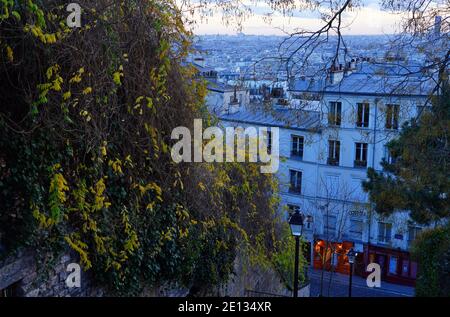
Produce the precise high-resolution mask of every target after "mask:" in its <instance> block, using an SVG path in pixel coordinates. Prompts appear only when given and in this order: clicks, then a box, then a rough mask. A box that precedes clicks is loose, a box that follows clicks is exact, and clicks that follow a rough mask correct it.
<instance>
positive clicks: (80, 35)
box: [0, 0, 284, 294]
mask: <svg viewBox="0 0 450 317" xmlns="http://www.w3.org/2000/svg"><path fill="white" fill-rule="evenodd" d="M77 2H78V3H80V4H81V6H82V8H83V14H82V17H83V18H82V27H81V28H69V27H68V26H67V24H66V17H67V15H68V14H69V13H68V12H66V7H65V6H66V5H67V3H66V2H65V1H60V0H16V1H14V0H0V136H1V137H0V202H1V206H0V244H2V245H3V246H6V248H7V249H8V250H14V249H16V248H18V247H23V246H27V247H31V248H33V249H35V250H37V251H38V254H42V255H47V254H49V252H48V251H50V254H54V253H57V252H59V251H60V250H64V249H65V248H67V247H70V248H71V249H73V250H74V251H76V253H78V255H79V257H80V261H81V263H82V265H83V267H84V268H85V269H91V270H93V271H94V272H95V274H93V276H94V277H95V278H96V279H97V282H99V283H101V284H102V285H104V286H107V287H109V289H111V290H112V291H113V292H117V293H119V294H138V293H140V292H141V291H142V289H143V288H144V287H146V286H149V287H151V286H154V285H159V284H164V283H175V282H176V283H178V284H179V285H182V286H187V287H190V288H191V289H195V290H203V291H205V290H206V291H207V290H208V289H211V288H212V287H213V286H215V285H218V284H220V283H223V282H225V281H227V280H228V278H229V276H230V274H231V273H232V271H233V263H234V260H235V257H236V254H237V253H238V250H243V251H245V254H247V255H248V256H249V258H251V259H254V260H255V261H258V259H261V258H263V259H265V260H266V261H267V262H268V263H274V261H273V260H272V255H276V254H278V253H279V252H284V244H283V243H281V242H280V241H279V237H280V234H281V231H282V230H281V228H279V226H278V224H277V223H278V220H277V217H276V216H275V211H276V209H277V206H278V198H277V195H276V188H277V186H276V184H275V182H274V180H273V179H272V177H271V176H270V175H264V174H260V172H259V166H258V165H256V164H245V165H244V164H237V163H236V164H206V163H205V164H191V165H189V164H175V163H173V161H172V159H171V157H170V146H171V142H172V141H171V140H170V135H171V131H172V129H174V128H175V127H178V126H186V127H191V126H192V125H193V120H194V118H203V120H204V126H208V125H209V124H211V120H212V119H211V118H210V117H209V115H208V113H207V111H206V110H205V108H204V97H205V94H206V88H205V85H204V83H202V82H200V81H198V80H196V79H195V72H194V69H193V68H192V67H189V66H185V65H184V63H183V60H184V58H185V57H186V56H187V54H188V52H189V49H190V39H191V34H190V33H189V32H187V31H186V30H185V29H184V26H183V21H182V17H181V14H180V12H179V11H178V9H177V7H176V5H175V1H172V0H169V1H167V0H164V1H163V0H127V1H116V0H109V1H108V0H100V1H95V2H94V1H87V0H86V1H84V0H83V1H77ZM44 260H45V259H44ZM280 267H281V268H282V267H283V266H278V268H280Z"/></svg>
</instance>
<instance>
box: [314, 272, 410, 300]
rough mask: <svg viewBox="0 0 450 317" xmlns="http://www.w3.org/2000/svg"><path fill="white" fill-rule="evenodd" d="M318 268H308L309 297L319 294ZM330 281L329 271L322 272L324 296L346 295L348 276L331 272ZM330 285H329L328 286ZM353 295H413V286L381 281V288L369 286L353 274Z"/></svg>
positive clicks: (319, 278) (319, 276) (319, 273)
mask: <svg viewBox="0 0 450 317" xmlns="http://www.w3.org/2000/svg"><path fill="white" fill-rule="evenodd" d="M321 272H322V271H320V270H313V269H310V270H309V273H308V274H309V278H310V281H311V297H317V296H319V295H320V280H321ZM329 281H330V272H324V278H323V296H324V297H347V296H348V284H349V276H348V275H344V274H340V273H333V274H332V282H331V283H329ZM329 286H330V287H329ZM352 296H353V297H412V296H414V288H413V287H408V286H403V285H396V284H391V283H386V282H383V281H382V282H381V288H369V287H368V286H367V284H366V280H365V279H364V278H362V277H360V276H353V282H352Z"/></svg>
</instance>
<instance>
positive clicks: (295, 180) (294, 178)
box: [289, 170, 302, 194]
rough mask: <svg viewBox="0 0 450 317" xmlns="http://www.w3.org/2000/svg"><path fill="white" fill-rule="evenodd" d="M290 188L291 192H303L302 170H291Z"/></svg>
mask: <svg viewBox="0 0 450 317" xmlns="http://www.w3.org/2000/svg"><path fill="white" fill-rule="evenodd" d="M290 176H291V180H290V188H289V191H290V192H291V193H296V194H301V192H302V172H299V171H294V170H290Z"/></svg>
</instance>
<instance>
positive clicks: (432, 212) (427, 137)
mask: <svg viewBox="0 0 450 317" xmlns="http://www.w3.org/2000/svg"><path fill="white" fill-rule="evenodd" d="M449 132H450V88H449V86H448V84H447V85H446V86H444V87H443V89H442V93H441V94H440V95H439V96H435V97H433V106H432V107H431V109H430V110H424V111H423V113H422V114H421V116H420V117H419V118H418V119H414V120H412V121H411V122H408V123H406V124H405V125H404V126H403V128H402V131H401V132H400V136H399V137H398V138H396V139H394V140H393V141H391V142H390V143H389V145H388V147H389V150H390V152H391V155H392V158H393V160H392V161H391V162H387V161H384V162H383V163H382V165H383V167H384V171H383V172H377V171H375V170H373V169H369V171H368V178H369V180H368V182H365V183H364V184H363V185H364V188H365V190H367V191H368V192H369V193H370V200H371V201H372V202H374V203H375V206H376V210H377V212H378V213H380V214H391V213H393V212H395V211H399V210H409V211H410V212H411V217H412V219H413V220H415V221H416V222H418V223H422V224H430V223H439V222H440V221H441V220H446V219H449V218H450V197H449V191H450V160H449V158H450V146H449Z"/></svg>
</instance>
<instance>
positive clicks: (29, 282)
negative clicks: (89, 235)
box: [0, 251, 309, 297]
mask: <svg viewBox="0 0 450 317" xmlns="http://www.w3.org/2000/svg"><path fill="white" fill-rule="evenodd" d="M70 263H79V258H78V256H77V255H76V254H73V253H68V254H65V255H63V256H61V257H59V258H58V259H56V261H52V262H47V263H45V264H38V263H37V262H36V256H35V254H34V253H33V252H31V251H25V252H20V253H18V254H17V255H16V256H11V257H9V258H7V259H6V260H4V261H0V291H1V290H5V289H7V288H9V293H10V296H25V297H62V296H71V297H72V296H73V297H79V296H81V297H97V296H104V295H105V296H107V295H108V294H107V293H106V292H105V291H104V290H102V289H99V288H97V287H94V286H93V285H92V283H91V277H90V274H89V273H85V272H83V271H82V270H81V287H80V288H76V287H75V288H69V287H68V286H67V285H66V279H67V277H68V276H69V274H70V272H67V267H68V265H69V264H70ZM39 265H42V266H45V267H46V268H51V269H50V270H47V271H46V270H42V269H41V267H39ZM235 273H236V274H235V275H233V276H232V277H231V279H230V281H229V283H227V285H225V286H223V287H218V288H217V289H216V290H213V291H212V292H210V293H208V294H197V295H199V296H202V295H208V296H232V297H235V296H239V297H247V296H249V297H260V296H268V295H272V296H287V297H290V296H292V293H291V292H290V291H288V290H287V289H286V288H285V287H284V285H283V284H282V283H281V282H280V280H279V278H278V276H277V274H276V273H275V272H273V271H272V270H271V269H267V268H262V267H260V266H252V265H248V263H246V261H243V259H242V258H241V257H240V256H238V257H237V259H236V262H235ZM188 293H189V290H188V289H176V288H173V287H170V286H159V287H152V288H149V289H147V290H145V291H144V292H143V294H142V296H157V297H184V296H186V295H188ZM299 296H300V297H309V287H305V288H303V289H301V290H300V291H299Z"/></svg>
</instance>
